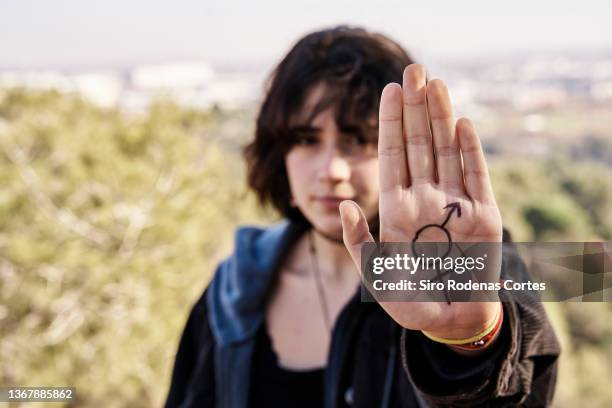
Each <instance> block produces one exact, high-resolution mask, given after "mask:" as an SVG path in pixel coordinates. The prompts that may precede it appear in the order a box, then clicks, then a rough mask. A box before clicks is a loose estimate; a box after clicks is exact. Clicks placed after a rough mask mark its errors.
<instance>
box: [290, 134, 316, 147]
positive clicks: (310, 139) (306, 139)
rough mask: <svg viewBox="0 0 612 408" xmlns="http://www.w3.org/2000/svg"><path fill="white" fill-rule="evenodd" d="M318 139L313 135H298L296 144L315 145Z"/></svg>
mask: <svg viewBox="0 0 612 408" xmlns="http://www.w3.org/2000/svg"><path fill="white" fill-rule="evenodd" d="M317 142H318V140H317V138H316V137H314V136H312V135H297V136H296V138H295V144H296V145H297V146H313V145H315V144H317Z"/></svg>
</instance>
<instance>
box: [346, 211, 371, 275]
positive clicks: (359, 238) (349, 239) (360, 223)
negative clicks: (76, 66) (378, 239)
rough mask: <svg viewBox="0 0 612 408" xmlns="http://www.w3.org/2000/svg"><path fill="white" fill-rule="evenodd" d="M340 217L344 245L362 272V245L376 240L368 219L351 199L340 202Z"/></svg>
mask: <svg viewBox="0 0 612 408" xmlns="http://www.w3.org/2000/svg"><path fill="white" fill-rule="evenodd" d="M340 219H341V220H342V239H343V240H344V246H346V249H347V250H348V252H349V254H350V255H351V258H352V259H353V262H354V263H355V266H356V267H357V269H358V270H359V273H360V274H361V247H362V246H363V244H364V243H366V242H374V237H372V234H370V228H369V227H368V221H367V219H366V217H365V215H364V214H363V211H361V208H359V205H357V203H355V202H354V201H351V200H345V201H343V202H341V203H340Z"/></svg>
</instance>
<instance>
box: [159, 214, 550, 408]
mask: <svg viewBox="0 0 612 408" xmlns="http://www.w3.org/2000/svg"><path fill="white" fill-rule="evenodd" d="M302 232H303V227H301V226H297V225H294V224H292V223H282V224H279V225H276V226H274V227H272V228H269V229H265V230H264V229H259V228H241V229H240V230H239V231H238V233H237V234H236V245H235V252H234V254H233V255H232V256H231V257H230V258H228V259H227V260H226V261H224V262H223V263H221V264H220V265H219V267H218V268H217V271H216V272H215V276H214V278H213V281H212V282H211V284H210V285H209V287H208V288H207V290H206V291H205V292H204V294H203V295H202V297H201V298H200V299H199V300H198V301H197V303H196V304H195V306H194V307H193V309H192V311H191V314H190V315H189V318H188V321H187V325H186V327H185V330H184V333H183V336H182V338H181V341H180V345H179V349H178V353H177V356H176V361H175V365H174V370H173V374H172V383H171V387H170V391H169V394H168V398H167V401H166V407H168V408H170V407H222V408H238V407H246V406H248V396H249V383H250V369H251V356H252V353H253V346H254V340H255V334H256V332H257V329H258V328H259V327H260V325H261V324H262V323H263V315H264V307H265V301H266V299H267V293H269V292H268V290H269V289H270V284H271V282H272V280H273V278H274V273H275V271H276V270H277V269H278V266H279V265H280V262H281V261H282V258H283V255H284V254H285V252H286V250H287V249H288V248H290V246H291V244H292V243H293V242H295V240H296V239H297V238H298V237H299V235H300V234H301V233H302ZM510 269H512V270H513V273H512V275H513V276H514V277H515V278H514V279H515V280H516V276H517V275H523V276H526V271H525V266H524V264H523V263H522V262H521V261H520V259H519V258H518V256H517V255H516V254H515V253H513V252H506V251H505V252H504V258H503V262H502V276H503V275H504V274H507V273H508V270H510ZM517 272H518V273H517ZM502 296H503V294H502ZM503 306H504V316H505V317H504V325H503V327H502V332H501V335H500V338H499V339H498V341H497V342H496V344H495V345H494V347H493V349H492V350H490V351H489V352H488V353H486V354H485V355H482V356H479V357H462V356H459V355H457V354H455V353H454V352H452V351H451V350H449V349H448V348H447V347H446V346H444V345H441V344H437V343H434V342H432V341H430V340H429V339H427V338H426V337H425V336H423V335H422V334H421V333H420V332H418V331H413V330H406V329H404V328H402V327H400V326H399V325H398V324H397V323H395V322H394V321H393V320H392V319H391V318H390V317H389V316H388V315H387V313H386V312H385V311H384V310H383V309H382V308H381V307H380V306H379V305H378V304H376V303H362V302H361V301H360V293H359V291H357V292H356V293H355V296H354V297H353V298H352V299H351V300H350V301H349V303H348V304H347V305H346V306H345V308H344V309H343V310H342V312H341V313H340V316H339V317H338V320H337V322H336V324H335V326H334V329H333V333H332V344H331V349H330V352H329V360H328V364H327V368H326V372H325V383H324V407H328V408H331V407H345V406H353V407H363V408H365V407H368V408H372V407H418V406H470V407H471V406H517V405H521V406H531V407H542V406H546V405H549V404H550V402H551V400H552V396H553V392H554V387H555V381H556V370H557V358H558V355H559V352H560V348H559V344H558V341H557V339H556V337H555V334H554V332H553V330H552V328H551V326H550V323H549V322H548V319H547V318H546V315H545V312H544V310H543V308H542V305H541V304H539V303H537V302H532V303H527V302H521V303H517V302H513V301H510V300H509V301H507V302H504V304H503Z"/></svg>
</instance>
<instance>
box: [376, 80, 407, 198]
mask: <svg viewBox="0 0 612 408" xmlns="http://www.w3.org/2000/svg"><path fill="white" fill-rule="evenodd" d="M378 121H379V125H378V126H379V128H378V165H379V168H380V173H379V174H380V175H379V177H380V191H381V192H388V191H392V190H395V189H401V188H403V187H407V186H408V166H407V165H406V150H405V149H404V141H403V139H402V89H401V87H400V85H399V84H395V83H390V84H388V85H387V86H385V89H383V92H382V95H381V97H380V111H379V116H378Z"/></svg>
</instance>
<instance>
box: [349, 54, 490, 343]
mask: <svg viewBox="0 0 612 408" xmlns="http://www.w3.org/2000/svg"><path fill="white" fill-rule="evenodd" d="M378 156H379V167H380V195H379V217H380V241H381V242H412V241H413V240H415V239H416V240H418V241H425V242H445V241H446V240H447V235H446V232H445V231H447V232H448V233H449V234H450V236H451V237H452V240H453V241H455V242H501V239H502V225H501V217H500V214H499V209H498V207H497V204H496V202H495V197H494V195H493V190H492V188H491V183H490V179H489V175H488V170H487V165H486V162H485V159H484V154H483V151H482V148H481V145H480V141H479V139H478V136H477V134H476V132H475V130H474V127H473V126H472V124H471V122H470V121H469V120H468V119H460V120H459V121H455V119H454V118H453V114H452V108H451V102H450V98H449V95H448V91H447V89H446V86H445V85H444V83H443V82H442V81H440V80H432V81H429V82H427V83H426V78H425V71H424V69H423V67H422V66H420V65H418V64H413V65H410V66H408V67H407V68H406V70H405V71H404V78H403V85H402V86H400V85H399V84H389V85H387V86H386V87H385V89H384V90H383V93H382V96H381V102H380V113H379V140H378ZM452 211H454V212H455V213H456V214H455V215H456V216H449V213H450V212H452ZM340 214H341V217H342V225H343V235H344V243H345V245H346V247H347V249H348V251H349V253H350V254H351V257H352V258H353V261H354V262H355V264H356V266H357V267H358V268H359V267H360V265H361V263H360V254H361V246H362V245H363V243H365V242H373V241H374V239H373V237H372V235H371V234H370V232H369V230H368V224H367V220H366V219H365V216H364V215H363V212H362V211H361V209H360V208H359V207H358V205H357V204H356V203H354V202H350V201H348V202H343V203H342V205H341V206H340ZM459 214H460V215H461V216H460V217H459ZM443 223H444V229H441V228H435V227H433V228H432V227H428V226H434V225H441V224H443ZM381 306H382V307H383V308H384V309H385V310H386V311H387V313H389V314H390V315H391V317H392V318H394V319H395V320H396V321H397V322H398V323H399V324H401V325H402V326H404V327H406V328H409V329H414V330H427V331H429V332H435V333H436V334H437V335H439V336H440V337H446V338H463V337H469V336H470V335H472V334H474V333H475V332H478V330H480V328H482V327H484V326H486V324H487V323H488V322H489V321H490V320H491V319H492V317H493V316H494V315H495V313H496V308H497V307H498V305H497V304H493V303H484V302H481V303H453V304H450V305H448V304H446V303H438V302H421V303H415V302H412V303H407V302H381Z"/></svg>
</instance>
